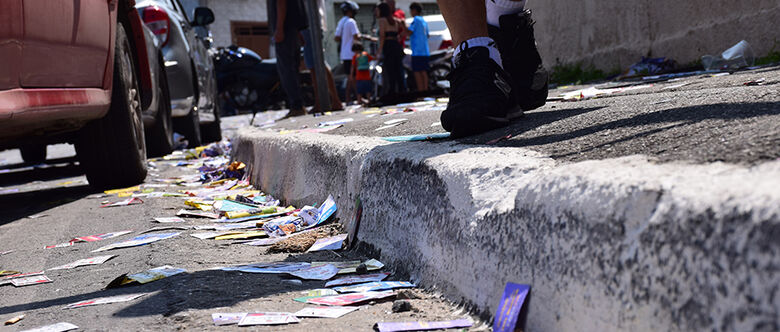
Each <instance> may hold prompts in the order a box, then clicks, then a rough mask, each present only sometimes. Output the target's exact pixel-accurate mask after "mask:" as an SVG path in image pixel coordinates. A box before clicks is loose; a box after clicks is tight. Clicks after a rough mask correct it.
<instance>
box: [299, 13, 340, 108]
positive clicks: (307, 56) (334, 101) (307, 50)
mask: <svg viewBox="0 0 780 332" xmlns="http://www.w3.org/2000/svg"><path fill="white" fill-rule="evenodd" d="M317 11H318V12H319V16H320V25H321V26H322V31H323V34H324V32H325V31H327V30H328V22H327V20H326V19H325V1H324V0H317ZM302 34H303V41H304V44H303V62H304V64H306V69H309V73H311V83H312V86H313V88H314V96H315V98H314V108H313V109H312V112H313V113H318V112H324V111H338V110H343V109H344V105H342V104H341V99H339V94H338V90H336V83H335V82H334V81H333V73H332V72H331V71H330V66H328V63H327V62H325V74H326V75H327V77H325V80H326V81H327V83H328V94H330V107H331V109H329V110H324V109H322V107H321V106H320V98H319V97H318V95H317V93H318V92H319V90H317V75H316V73H315V70H314V48H315V47H320V48H322V44H319V45H314V41H313V40H312V39H311V33H310V31H309V29H306V30H303V32H302ZM323 53H324V51H323Z"/></svg>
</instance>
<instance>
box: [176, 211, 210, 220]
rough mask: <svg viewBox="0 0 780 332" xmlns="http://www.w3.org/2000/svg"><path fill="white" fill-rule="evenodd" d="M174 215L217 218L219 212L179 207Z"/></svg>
mask: <svg viewBox="0 0 780 332" xmlns="http://www.w3.org/2000/svg"><path fill="white" fill-rule="evenodd" d="M176 215H177V216H179V217H200V218H211V219H219V214H216V213H212V212H203V211H196V210H185V209H181V210H179V212H176Z"/></svg>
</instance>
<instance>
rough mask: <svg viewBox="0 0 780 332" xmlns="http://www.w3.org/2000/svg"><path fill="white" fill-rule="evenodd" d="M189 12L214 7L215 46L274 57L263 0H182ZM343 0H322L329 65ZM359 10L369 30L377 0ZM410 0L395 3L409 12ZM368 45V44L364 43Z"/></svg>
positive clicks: (430, 4) (431, 0)
mask: <svg viewBox="0 0 780 332" xmlns="http://www.w3.org/2000/svg"><path fill="white" fill-rule="evenodd" d="M181 2H182V5H183V6H184V8H185V9H186V10H187V11H188V12H192V11H193V10H195V7H198V6H203V7H209V8H211V10H212V11H214V16H215V18H216V19H215V21H214V23H212V24H211V26H210V29H211V33H212V36H213V38H214V46H215V47H220V46H228V45H231V44H234V45H238V46H243V47H246V48H249V49H252V50H253V51H255V52H257V53H258V54H260V56H262V57H263V58H272V57H274V52H273V45H272V43H271V38H270V29H269V27H268V13H267V9H266V8H267V2H266V0H181ZM342 2H343V1H341V0H339V1H334V0H325V16H326V22H327V27H325V30H324V31H323V32H324V33H323V44H324V45H325V60H326V61H327V62H328V63H329V64H330V65H332V66H335V65H336V64H338V63H339V58H338V50H337V48H338V45H337V43H336V42H335V41H334V40H333V37H334V35H333V31H334V30H335V29H336V23H337V22H338V20H339V19H341V16H342V15H341V10H339V5H341V3H342ZM356 2H357V3H358V5H360V11H359V12H358V15H357V17H356V20H357V22H358V28H359V29H360V31H361V33H370V32H371V29H372V28H373V25H374V17H373V8H374V5H376V3H377V2H378V1H356ZM419 2H420V3H421V4H423V6H424V11H425V14H426V15H427V14H437V13H438V12H439V9H438V6H437V5H436V1H435V0H424V1H419ZM411 3H412V1H411V0H398V1H397V4H396V6H397V7H398V8H400V9H403V10H404V12H406V14H407V16H408V15H409V4H411ZM367 46H368V45H367Z"/></svg>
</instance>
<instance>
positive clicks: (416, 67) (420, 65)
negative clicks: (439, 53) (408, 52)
mask: <svg viewBox="0 0 780 332" xmlns="http://www.w3.org/2000/svg"><path fill="white" fill-rule="evenodd" d="M427 70H428V56H412V71H427Z"/></svg>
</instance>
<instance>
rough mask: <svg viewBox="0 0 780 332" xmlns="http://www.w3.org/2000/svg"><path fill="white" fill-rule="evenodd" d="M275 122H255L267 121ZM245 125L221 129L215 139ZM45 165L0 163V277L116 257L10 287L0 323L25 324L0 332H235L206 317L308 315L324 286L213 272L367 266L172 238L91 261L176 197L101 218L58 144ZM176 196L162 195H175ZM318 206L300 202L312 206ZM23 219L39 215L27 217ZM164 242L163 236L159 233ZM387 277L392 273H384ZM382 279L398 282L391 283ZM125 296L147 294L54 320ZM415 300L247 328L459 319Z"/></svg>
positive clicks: (362, 326)
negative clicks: (55, 329)
mask: <svg viewBox="0 0 780 332" xmlns="http://www.w3.org/2000/svg"><path fill="white" fill-rule="evenodd" d="M281 114H283V113H273V112H272V113H266V114H264V115H262V116H266V117H274V116H279V115H281ZM247 120H248V118H247V117H246V116H240V117H235V118H226V119H225V126H224V127H225V131H226V135H229V134H230V131H231V130H233V129H235V128H236V127H238V126H241V125H245V124H246V123H247ZM49 156H50V160H49V161H48V162H47V164H45V165H38V166H35V167H32V166H28V165H24V164H21V159H20V157H19V154H18V151H15V150H10V151H4V152H2V153H0V162H1V163H2V165H0V210H2V213H0V253H2V252H6V251H9V250H13V251H12V252H10V253H5V254H2V255H0V270H17V271H22V272H35V271H41V270H47V269H50V268H52V267H55V266H60V265H63V264H66V263H70V262H74V261H76V260H79V259H83V258H88V257H94V256H99V255H117V257H115V258H113V259H111V260H109V261H107V262H106V263H103V264H102V265H93V266H83V267H78V268H75V269H66V270H50V271H46V275H47V276H48V277H49V278H51V279H52V280H53V282H52V283H48V284H40V285H32V286H27V287H19V288H16V287H14V286H11V285H5V286H0V299H2V300H0V301H2V304H0V321H5V320H7V319H10V318H12V317H14V316H17V315H19V314H25V315H26V318H24V320H22V321H21V322H19V323H17V324H15V325H13V326H6V327H2V326H0V330H3V331H5V330H8V331H12V330H24V329H30V328H35V327H40V326H44V325H48V324H54V323H57V322H70V323H73V324H76V325H78V326H79V327H81V328H82V329H83V330H89V331H109V330H110V331H117V330H123V331H139V330H165V331H168V330H182V329H184V330H220V331H222V330H239V329H241V330H245V329H247V328H238V327H235V326H223V327H215V326H214V325H213V324H212V321H211V314H212V313H215V312H254V311H281V312H295V311H298V310H300V309H302V308H304V307H309V305H304V304H303V303H299V302H295V301H293V300H292V299H293V298H296V297H300V296H302V295H301V292H303V291H306V290H309V289H314V288H322V287H323V286H324V282H323V281H305V280H304V281H303V283H302V284H300V285H295V284H290V283H287V282H283V281H282V280H283V279H289V277H283V276H280V275H268V274H251V273H239V272H226V271H221V270H215V268H217V267H224V266H232V265H239V264H247V263H255V262H273V261H305V262H311V261H345V260H355V259H360V260H365V259H367V258H370V257H371V255H369V254H367V253H365V252H360V251H342V252H332V251H324V252H316V253H301V254H270V253H268V252H267V249H266V248H267V247H252V246H247V245H242V244H230V243H229V242H230V241H216V240H200V239H197V238H194V237H192V236H190V235H189V234H190V233H193V232H195V231H193V230H185V231H181V232H182V234H180V235H179V236H177V237H174V238H172V239H166V240H162V241H160V242H156V243H153V244H150V245H146V246H141V247H132V248H125V249H116V250H111V251H106V252H100V253H92V252H91V251H92V250H94V249H96V248H98V247H100V246H103V245H107V244H110V243H113V242H117V241H120V240H125V239H128V238H131V237H133V236H135V235H137V234H138V233H139V232H140V231H144V230H147V229H150V228H152V227H155V226H160V225H161V224H158V223H155V222H153V218H154V217H170V216H174V215H175V213H176V211H178V210H179V209H182V208H184V207H185V205H184V202H183V199H182V198H173V197H162V198H144V199H143V200H144V203H143V204H140V205H132V206H124V207H113V208H100V205H101V202H102V201H104V200H110V201H117V200H119V199H118V198H116V197H107V198H90V196H91V195H94V194H98V192H96V191H94V190H93V189H91V188H90V187H89V186H88V185H87V183H86V179H85V177H84V176H83V175H81V174H80V170H79V167H78V164H77V163H76V162H75V160H74V158H73V150H72V147H71V146H69V145H58V146H52V147H50V148H49ZM155 164H156V166H157V167H156V168H155V169H153V170H152V171H151V172H150V175H149V177H148V178H147V183H151V182H154V181H155V179H158V178H165V177H172V176H179V175H183V174H193V173H196V172H197V171H196V170H194V169H188V168H183V167H174V166H172V165H170V163H169V162H157V163H155ZM180 189H182V188H181V187H175V186H174V187H168V188H163V190H164V191H168V192H175V191H177V190H180ZM315 203H318V202H311V204H315ZM32 215H43V216H40V217H38V218H29V216H32ZM185 219H187V222H186V223H184V224H176V225H177V226H187V227H191V226H193V225H199V224H210V222H208V221H204V220H203V219H193V218H185ZM122 230H133V231H134V232H133V233H131V234H128V235H124V236H121V237H118V238H115V239H108V240H103V241H99V242H88V243H78V244H75V245H73V246H70V247H64V248H54V249H43V247H44V246H46V245H54V244H58V243H63V242H67V241H69V240H70V239H72V238H74V237H78V236H87V235H93V234H100V233H106V232H116V231H122ZM168 232H169V231H168ZM162 265H171V266H174V267H178V268H184V269H187V271H188V272H187V273H185V274H180V275H177V276H173V277H169V278H166V279H162V280H159V281H155V282H151V283H148V284H144V285H139V286H132V287H125V288H118V289H111V290H106V289H105V287H106V285H107V284H108V283H109V282H110V281H112V280H113V279H114V278H116V277H118V276H120V275H122V274H124V273H137V272H141V271H145V270H147V269H150V268H154V267H158V266H162ZM388 272H393V271H388ZM388 280H405V279H404V276H402V275H391V277H390V278H389V279H388ZM131 293H149V295H146V296H144V297H142V298H140V299H137V300H133V301H130V302H124V303H115V304H105V305H97V306H90V307H84V308H78V309H70V310H63V307H64V306H66V305H67V304H70V303H74V302H78V301H83V300H89V299H93V298H97V297H104V296H113V295H120V294H131ZM414 293H415V294H417V295H418V296H420V297H421V298H420V299H415V300H411V303H412V305H413V307H414V308H416V309H417V310H415V311H410V312H404V313H393V312H392V311H391V307H392V300H391V301H389V302H388V301H380V302H372V303H370V304H366V305H364V306H361V307H360V309H359V310H358V311H356V312H352V313H349V314H347V315H346V316H343V317H341V318H338V319H328V318H305V319H303V321H302V322H301V323H299V324H293V325H287V326H276V327H253V328H249V329H251V330H260V331H314V330H316V331H369V330H371V328H372V326H373V325H374V324H375V323H376V322H378V321H420V320H427V321H431V320H450V319H456V318H461V317H463V316H464V313H463V311H459V310H457V308H456V307H455V306H454V305H452V304H450V303H449V302H447V301H445V300H442V299H441V298H440V297H439V296H438V295H437V294H435V293H433V292H430V291H424V290H414Z"/></svg>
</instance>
